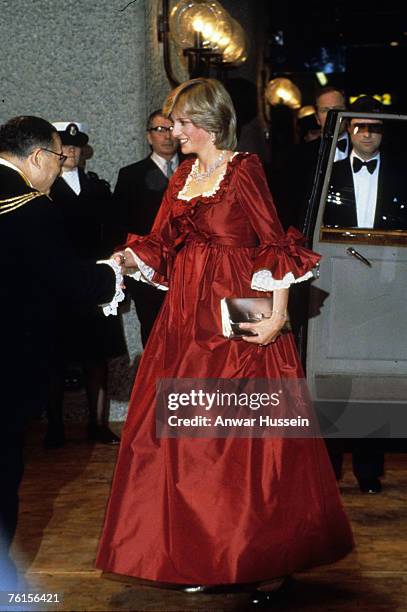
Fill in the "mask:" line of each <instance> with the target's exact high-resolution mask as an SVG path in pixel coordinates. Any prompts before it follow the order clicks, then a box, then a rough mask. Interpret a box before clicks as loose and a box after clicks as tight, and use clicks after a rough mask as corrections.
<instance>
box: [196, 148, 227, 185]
mask: <svg viewBox="0 0 407 612" xmlns="http://www.w3.org/2000/svg"><path fill="white" fill-rule="evenodd" d="M226 153H227V152H226V151H221V153H220V155H219V157H218V159H217V160H216V161H215V162H214V163H213V164H212V165H211V166H208V169H207V170H205V172H199V170H198V166H199V161H198V160H196V162H195V165H194V167H193V168H192V172H191V179H192V180H194V181H204V180H205V179H207V178H209V177H210V176H211V175H212V174H213V173H214V172H215V170H216V169H217V168H219V166H221V165H222V163H223V161H224V159H225V157H226Z"/></svg>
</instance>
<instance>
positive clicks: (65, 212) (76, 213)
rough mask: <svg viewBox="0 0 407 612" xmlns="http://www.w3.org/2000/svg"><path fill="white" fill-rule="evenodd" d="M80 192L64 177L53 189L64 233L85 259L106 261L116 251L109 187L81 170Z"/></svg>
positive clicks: (79, 171) (52, 192) (94, 175)
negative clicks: (112, 229) (112, 232)
mask: <svg viewBox="0 0 407 612" xmlns="http://www.w3.org/2000/svg"><path fill="white" fill-rule="evenodd" d="M78 174H79V183H80V186H81V191H80V193H79V195H77V194H76V193H75V192H74V190H73V189H72V188H71V187H70V186H69V185H68V183H67V182H66V181H64V179H63V178H62V177H58V178H57V179H56V180H55V182H54V184H53V185H52V188H51V192H50V196H51V198H52V200H53V202H55V204H56V206H57V208H58V211H59V212H60V214H61V216H62V219H63V223H64V228H65V233H66V235H67V237H68V239H69V240H70V241H71V243H72V245H73V247H74V249H75V252H76V254H77V255H78V256H79V257H81V258H82V259H92V260H94V261H96V260H97V259H103V258H107V257H109V256H110V254H111V253H112V252H113V249H114V247H115V240H114V239H113V237H112V234H111V227H112V224H113V223H114V209H113V201H112V194H111V192H110V186H109V183H107V181H104V180H102V179H100V178H99V177H98V176H97V174H95V173H94V172H87V173H85V172H84V170H83V169H82V168H78Z"/></svg>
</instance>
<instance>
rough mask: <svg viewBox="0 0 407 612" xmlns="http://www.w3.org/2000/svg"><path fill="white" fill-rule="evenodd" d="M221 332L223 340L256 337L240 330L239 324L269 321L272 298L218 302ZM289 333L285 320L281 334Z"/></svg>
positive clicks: (249, 332)
mask: <svg viewBox="0 0 407 612" xmlns="http://www.w3.org/2000/svg"><path fill="white" fill-rule="evenodd" d="M220 307H221V313H222V332H223V335H224V336H225V338H240V337H241V336H257V334H255V333H254V332H251V331H250V330H248V329H240V327H239V323H258V322H259V321H261V320H262V319H270V318H271V316H272V313H273V298H272V297H248V298H223V299H222V300H221V302H220ZM287 331H291V325H290V322H289V321H288V320H287V321H286V323H285V325H284V327H283V328H282V330H281V333H284V332H287Z"/></svg>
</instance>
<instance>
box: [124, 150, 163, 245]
mask: <svg viewBox="0 0 407 612" xmlns="http://www.w3.org/2000/svg"><path fill="white" fill-rule="evenodd" d="M167 186H168V178H167V177H166V176H165V174H164V173H163V172H161V170H160V169H159V167H158V166H157V164H155V163H154V162H153V160H152V159H151V157H146V158H145V159H143V160H141V161H139V162H136V163H134V164H130V165H129V166H125V167H124V168H121V170H120V171H119V176H118V179H117V184H116V187H115V190H114V194H113V198H114V201H115V208H116V210H117V216H118V221H119V235H120V237H121V240H120V242H125V240H126V237H127V234H128V233H132V234H138V235H141V236H145V235H146V234H148V233H149V232H150V230H151V227H152V225H153V223H154V219H155V217H156V214H157V212H158V209H159V207H160V204H161V201H162V199H163V195H164V192H165V190H166V189H167Z"/></svg>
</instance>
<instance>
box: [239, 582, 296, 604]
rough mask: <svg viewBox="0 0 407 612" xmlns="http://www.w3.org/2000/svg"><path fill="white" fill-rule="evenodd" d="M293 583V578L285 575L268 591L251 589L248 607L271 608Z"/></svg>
mask: <svg viewBox="0 0 407 612" xmlns="http://www.w3.org/2000/svg"><path fill="white" fill-rule="evenodd" d="M292 585H293V579H292V578H291V576H285V577H284V578H282V579H281V581H280V582H279V584H278V585H276V587H275V588H273V589H272V590H270V591H260V590H258V589H257V590H256V591H252V593H251V595H250V600H249V603H250V608H253V609H255V610H256V609H258V608H263V609H266V610H267V609H269V608H271V607H272V606H273V605H274V604H275V602H276V601H277V600H280V598H281V596H283V595H284V594H285V593H286V592H287V591H288V590H290V588H291V587H292Z"/></svg>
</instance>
